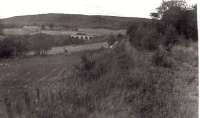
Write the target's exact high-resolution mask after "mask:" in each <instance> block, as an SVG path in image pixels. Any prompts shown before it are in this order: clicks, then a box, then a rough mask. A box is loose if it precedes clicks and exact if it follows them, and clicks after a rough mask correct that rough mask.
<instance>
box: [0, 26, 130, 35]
mask: <svg viewBox="0 0 200 118" xmlns="http://www.w3.org/2000/svg"><path fill="white" fill-rule="evenodd" d="M40 32H42V33H44V34H48V35H71V34H76V33H78V32H83V33H86V34H89V35H96V36H104V35H110V34H113V35H117V34H123V35H124V34H126V30H125V29H121V30H112V29H103V28H96V29H93V28H80V29H78V31H70V30H69V31H65V30H63V31H55V30H41V31H40ZM4 33H5V34H6V35H27V34H36V33H39V31H27V30H26V29H23V28H7V29H4Z"/></svg>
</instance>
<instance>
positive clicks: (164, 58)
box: [152, 48, 175, 68]
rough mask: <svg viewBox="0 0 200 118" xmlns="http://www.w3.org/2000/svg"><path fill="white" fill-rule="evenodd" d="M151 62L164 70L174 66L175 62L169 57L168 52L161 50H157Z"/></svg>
mask: <svg viewBox="0 0 200 118" xmlns="http://www.w3.org/2000/svg"><path fill="white" fill-rule="evenodd" d="M152 62H153V64H155V65H156V66H162V67H166V68H172V67H173V66H174V64H175V60H174V59H173V58H172V56H170V52H168V51H167V50H165V49H163V48H159V49H158V50H157V51H156V52H155V53H154V55H153V57H152Z"/></svg>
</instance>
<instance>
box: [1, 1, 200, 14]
mask: <svg viewBox="0 0 200 118" xmlns="http://www.w3.org/2000/svg"><path fill="white" fill-rule="evenodd" d="M186 1H188V2H189V3H190V4H194V3H196V2H197V0H186ZM161 2H162V0H1V6H0V18H8V17H12V16H20V15H32V14H44V13H65V14H85V15H111V16H124V17H142V18H149V17H150V16H149V14H150V13H151V12H154V11H155V8H157V7H158V6H159V5H160V4H161Z"/></svg>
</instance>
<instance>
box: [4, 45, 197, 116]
mask: <svg viewBox="0 0 200 118" xmlns="http://www.w3.org/2000/svg"><path fill="white" fill-rule="evenodd" d="M124 46H125V47H124V48H123V45H122V47H117V48H115V49H111V50H100V52H98V51H95V53H93V54H91V55H89V56H87V58H83V56H81V55H82V54H84V53H85V52H79V53H75V54H72V55H70V56H64V55H53V56H43V57H32V58H24V59H15V60H2V61H1V67H0V118H27V117H28V118H65V117H70V118H82V117H88V118H102V117H104V118H110V117H117V118H121V117H125V118H128V117H137V116H138V117H139V118H140V117H142V116H143V115H144V117H147V118H148V116H156V118H163V117H164V116H167V117H166V118H171V117H173V118H196V117H197V107H198V105H197V103H198V90H197V88H198V82H197V81H198V74H197V73H198V60H197V59H198V53H197V52H198V51H197V49H198V48H197V47H198V45H197V44H196V43H192V44H190V45H189V46H181V45H177V46H174V47H173V48H172V52H171V54H170V55H168V56H166V57H165V58H164V60H162V62H164V63H173V66H172V67H167V66H166V67H164V66H165V65H164V66H162V65H161V66H159V65H155V64H154V63H153V62H152V60H153V57H152V55H154V54H155V52H151V53H149V52H143V51H136V50H134V48H132V47H131V46H130V45H129V44H128V43H125V45H124ZM165 59H166V60H165ZM170 59H172V60H170ZM79 62H81V63H79ZM2 63H3V64H4V65H2ZM74 64H75V65H77V64H78V65H77V66H73V65H74ZM74 68H76V69H74ZM72 70H73V71H72Z"/></svg>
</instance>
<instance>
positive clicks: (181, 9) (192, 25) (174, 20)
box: [150, 0, 198, 40]
mask: <svg viewBox="0 0 200 118" xmlns="http://www.w3.org/2000/svg"><path fill="white" fill-rule="evenodd" d="M195 6H196V5H195ZM195 6H193V7H190V6H189V5H187V3H186V2H185V0H170V1H166V0H163V2H162V4H161V6H159V7H158V8H157V12H154V13H151V14H150V15H151V17H152V18H153V19H157V20H160V21H159V22H160V25H159V28H160V29H162V31H161V33H165V31H164V30H166V29H167V27H168V26H170V25H172V26H173V27H174V28H175V29H176V31H177V33H178V35H184V36H185V37H186V38H187V39H189V38H192V39H193V40H197V39H198V38H197V7H195ZM163 29H164V30H163Z"/></svg>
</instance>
